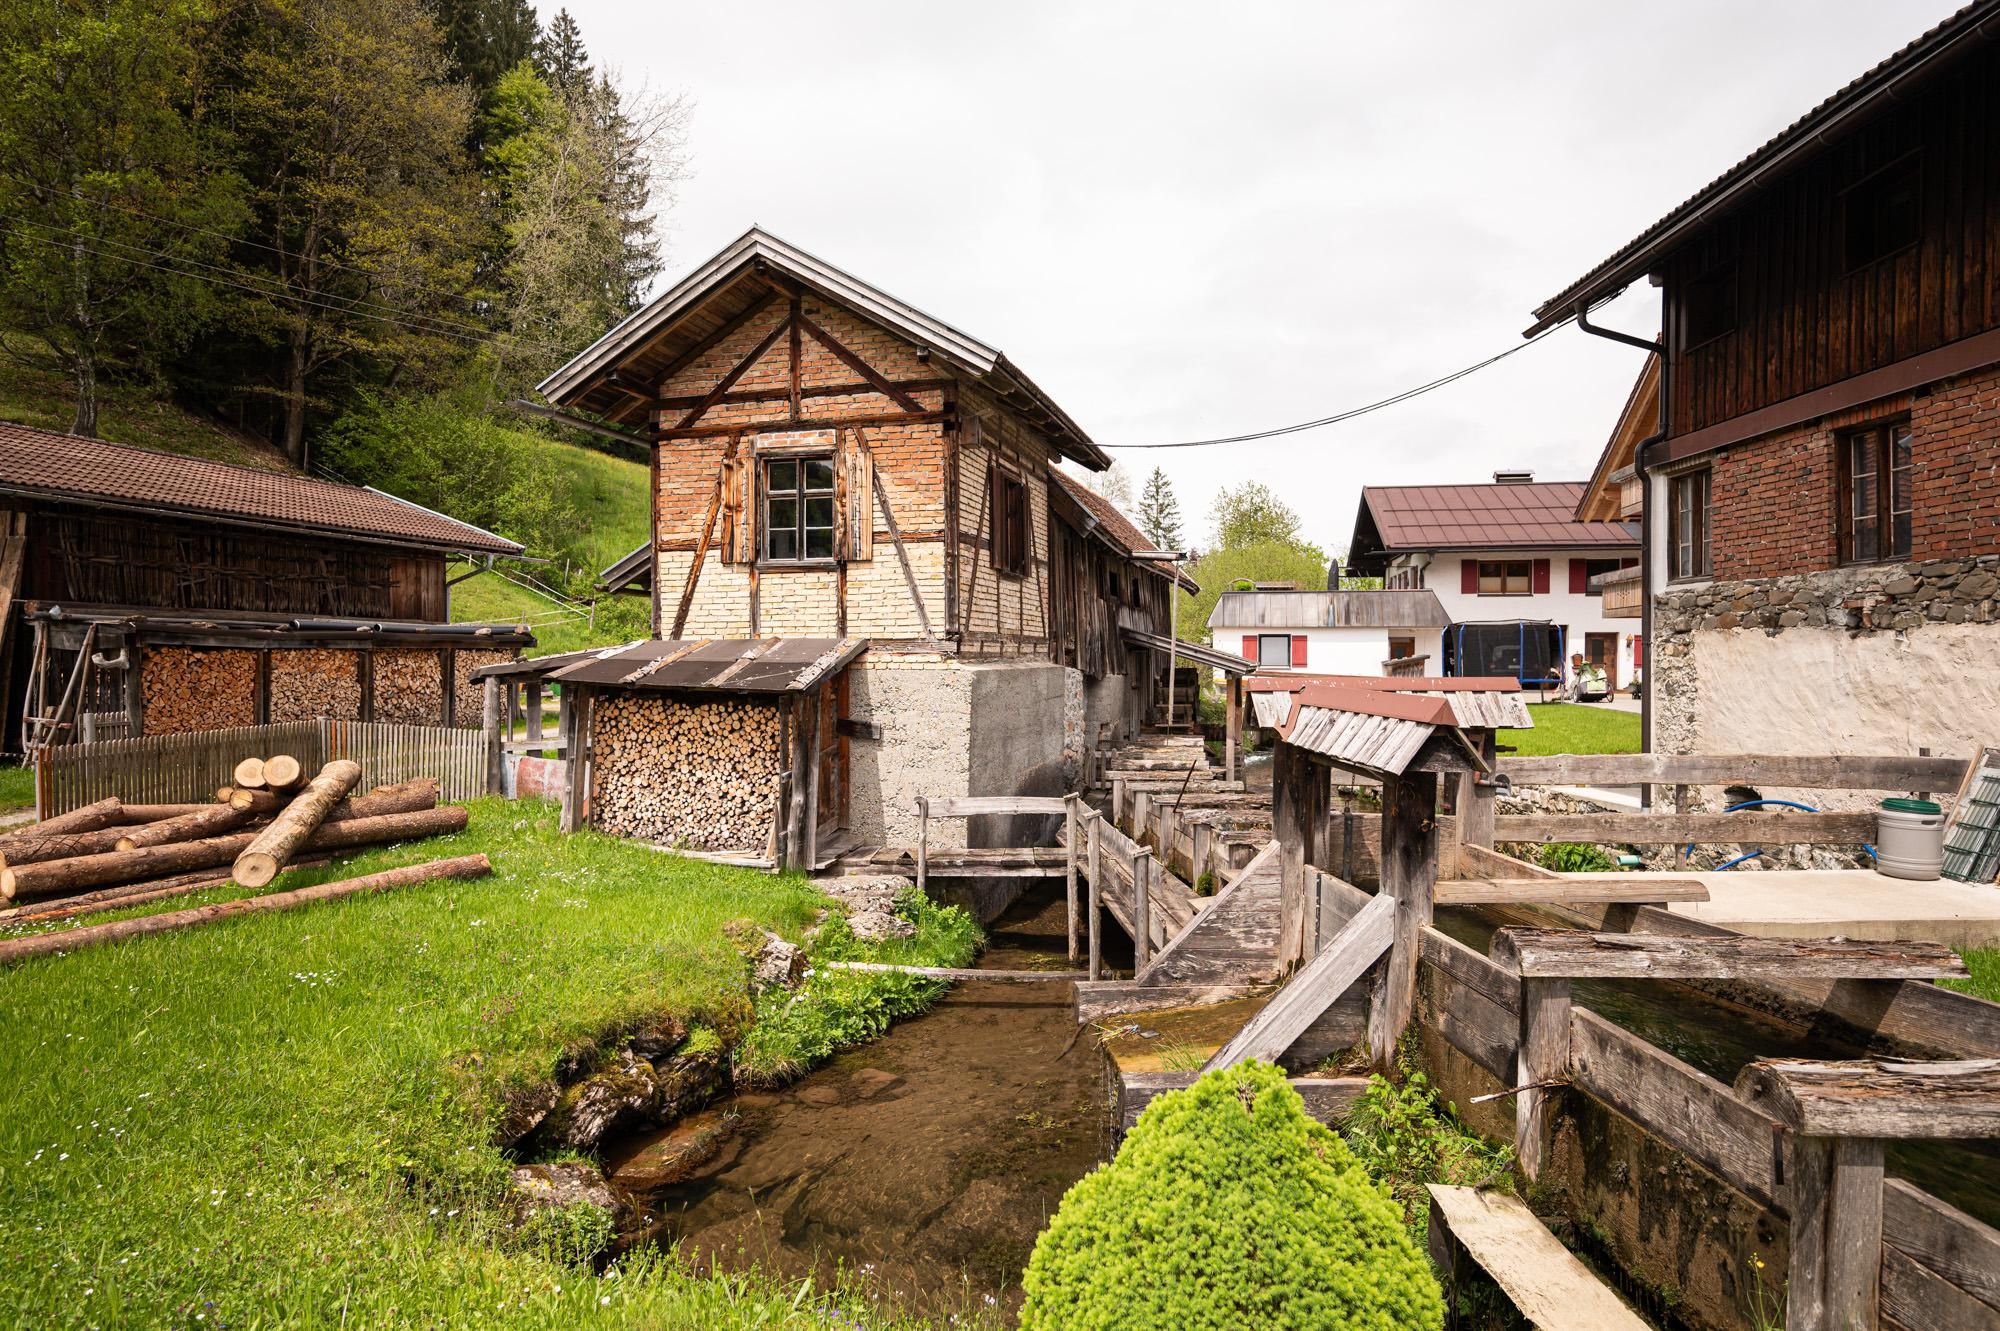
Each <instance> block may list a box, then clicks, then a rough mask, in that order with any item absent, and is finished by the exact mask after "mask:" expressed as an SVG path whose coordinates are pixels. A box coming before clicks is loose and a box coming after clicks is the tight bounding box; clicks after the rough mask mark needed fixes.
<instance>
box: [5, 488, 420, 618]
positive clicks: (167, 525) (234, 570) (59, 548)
mask: <svg viewBox="0 0 2000 1331" xmlns="http://www.w3.org/2000/svg"><path fill="white" fill-rule="evenodd" d="M28 513H29V525H28V553H27V559H26V563H25V566H24V568H23V570H22V587H21V592H20V595H21V596H22V597H24V598H26V599H30V600H41V601H54V602H65V601H67V602H75V603H81V604H89V605H121V606H140V607H144V608H147V609H159V610H242V611H261V612H266V613H275V614H294V615H340V616H376V615H379V616H381V617H383V618H386V619H410V620H424V621H429V622H435V623H441V622H443V621H444V619H445V586H444V582H445V575H444V556H442V555H436V554H424V553H409V552H398V551H395V550H391V549H389V548H386V547H376V546H366V545H344V544H341V543H339V542H336V541H322V540H312V539H307V538H302V537H288V536H284V535H280V534H279V533H276V532H267V531H249V530H240V529H232V528H229V527H223V526H213V525H206V524H202V523H198V522H192V521H189V522H182V521H176V520H173V519H167V518H146V517H138V516H134V515H126V514H118V513H102V512H93V511H91V510H88V509H82V508H69V507H55V506H48V507H42V506H32V507H30V508H29V510H28Z"/></svg>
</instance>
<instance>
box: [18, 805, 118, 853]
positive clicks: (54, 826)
mask: <svg viewBox="0 0 2000 1331" xmlns="http://www.w3.org/2000/svg"><path fill="white" fill-rule="evenodd" d="M123 809H124V806H123V805H121V804H120V803H119V802H118V801H117V800H115V799H112V800H99V801H97V803H95V804H86V805H84V806H83V807H82V808H81V809H71V810H70V811H69V812H68V813H59V814H57V815H56V816H55V817H53V818H44V819H42V821H41V822H39V823H30V824H29V825H28V826H26V827H19V828H16V829H14V830H13V831H12V832H9V833H7V834H5V835H4V836H0V844H4V843H6V842H9V841H12V840H13V839H15V838H16V837H31V836H33V837H40V836H55V835H57V834H58V833H64V832H95V831H96V830H97V829H98V828H100V827H109V826H111V825H112V824H113V823H117V822H122V821H124V813H123Z"/></svg>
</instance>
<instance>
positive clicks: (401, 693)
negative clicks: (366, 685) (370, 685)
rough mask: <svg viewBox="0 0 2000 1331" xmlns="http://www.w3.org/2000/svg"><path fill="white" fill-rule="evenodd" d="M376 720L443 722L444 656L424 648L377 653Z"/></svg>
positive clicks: (403, 722) (417, 724)
mask: <svg viewBox="0 0 2000 1331" xmlns="http://www.w3.org/2000/svg"><path fill="white" fill-rule="evenodd" d="M375 719H376V720H377V721H392V722H396V723H398V724H401V725H411V726H435V725H442V724H443V722H444V658H443V657H442V656H441V655H440V654H439V653H437V652H434V651H425V650H423V649H398V650H395V651H383V652H377V653H375Z"/></svg>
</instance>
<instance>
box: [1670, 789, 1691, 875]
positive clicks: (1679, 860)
mask: <svg viewBox="0 0 2000 1331" xmlns="http://www.w3.org/2000/svg"><path fill="white" fill-rule="evenodd" d="M1688 804H1689V800H1688V788H1687V787H1686V786H1675V787H1674V812H1675V813H1686V812H1687V811H1688ZM1687 867H1688V848H1687V843H1686V842H1682V843H1681V844H1680V845H1678V846H1675V847H1674V868H1676V869H1685V868H1687Z"/></svg>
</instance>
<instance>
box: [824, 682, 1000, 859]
mask: <svg viewBox="0 0 2000 1331" xmlns="http://www.w3.org/2000/svg"><path fill="white" fill-rule="evenodd" d="M847 679H848V695H847V708H848V715H849V716H851V717H852V718H854V719H855V720H857V721H865V722H870V723H872V724H874V725H877V726H879V727H881V731H882V737H881V738H880V739H851V740H849V741H848V773H849V776H848V781H849V794H848V805H847V817H848V825H849V827H850V829H851V830H852V831H853V832H854V834H855V836H856V837H857V838H858V839H859V840H860V841H861V842H862V844H864V845H876V846H914V845H916V843H917V797H918V796H919V795H934V796H935V795H967V794H971V793H973V792H972V790H971V774H972V750H971V744H970V738H971V729H972V726H971V716H972V680H973V677H972V674H971V672H970V671H969V670H967V668H966V667H965V666H964V665H963V664H962V663H960V662H956V661H953V660H951V659H950V658H949V657H944V656H940V655H937V654H935V653H911V654H902V653H890V652H885V651H883V650H881V649H880V648H870V649H869V650H868V651H867V652H865V653H863V654H862V656H861V659H860V660H858V661H856V662H855V663H854V664H853V665H852V666H850V667H849V668H848V675H847ZM965 830H966V829H965V823H964V822H963V821H961V820H957V819H948V820H945V821H943V822H940V823H938V824H936V825H935V826H934V827H933V828H932V829H931V833H932V835H931V843H932V844H933V845H938V846H963V845H964V844H966V842H965Z"/></svg>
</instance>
